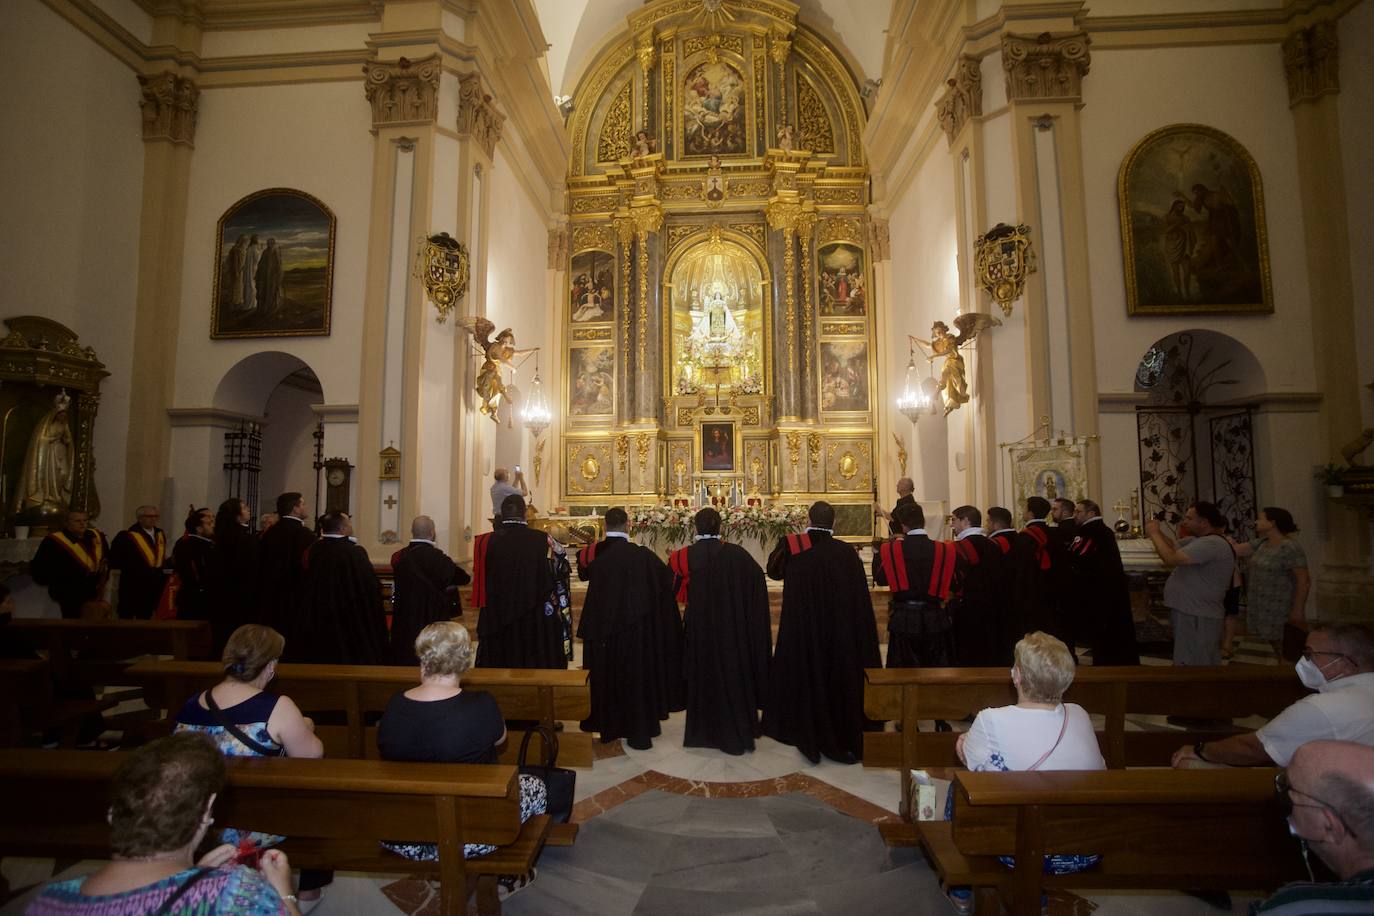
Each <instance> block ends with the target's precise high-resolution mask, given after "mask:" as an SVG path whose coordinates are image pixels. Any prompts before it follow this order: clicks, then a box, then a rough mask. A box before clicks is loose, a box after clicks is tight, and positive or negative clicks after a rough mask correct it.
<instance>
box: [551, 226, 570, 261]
mask: <svg viewBox="0 0 1374 916" xmlns="http://www.w3.org/2000/svg"><path fill="white" fill-rule="evenodd" d="M567 266H568V227H567V226H563V225H560V226H554V227H553V228H552V229H550V230H549V270H566V269H567Z"/></svg>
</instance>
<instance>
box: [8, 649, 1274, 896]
mask: <svg viewBox="0 0 1374 916" xmlns="http://www.w3.org/2000/svg"><path fill="white" fill-rule="evenodd" d="M578 648H579V649H580V646H579V647H578ZM883 648H884V649H885V648H886V646H884V647H883ZM1083 660H1084V662H1085V663H1088V664H1090V663H1091V658H1090V657H1089V658H1084V659H1083ZM1142 661H1143V662H1144V663H1145V664H1168V662H1167V661H1166V660H1164V659H1159V658H1146V659H1143V660H1142ZM1232 663H1233V664H1234V663H1250V664H1274V663H1275V660H1274V659H1273V658H1272V654H1271V653H1270V652H1269V650H1268V647H1267V646H1264V645H1263V644H1257V643H1248V642H1242V643H1241V644H1240V646H1239V647H1238V651H1237V658H1236V660H1235V661H1233V662H1232ZM574 664H575V665H576V664H578V661H577V660H576V659H575V660H574ZM684 718H685V717H684V714H683V713H677V714H675V715H673V716H672V717H671V718H670V719H669V720H668V721H666V722H664V723H663V734H662V735H661V736H660V737H659V738H658V739H656V740H655V741H654V746H653V747H652V748H650V749H649V750H647V751H636V750H633V749H630V748H626V747H624V746H623V744H622V743H621V742H619V741H617V742H613V743H610V744H606V745H601V744H597V745H596V750H597V754H596V757H597V759H596V761H595V765H594V766H593V767H592V768H591V769H581V770H578V771H577V794H576V806H575V808H574V812H573V819H574V820H575V821H577V822H579V823H580V824H581V825H582V826H581V832H580V833H579V835H578V838H577V842H576V844H575V845H573V846H572V847H564V848H549V849H546V850H545V851H544V852H543V854H542V856H541V858H540V861H539V865H538V869H539V877H538V879H537V880H536V881H535V882H534V884H532V885H531V886H530V887H529V888H528V889H527V890H524V891H522V892H521V893H520V894H518V895H516V896H514V897H512V898H511V899H510V900H509V901H508V902H507V904H506V905H505V907H504V910H503V911H504V912H506V913H508V914H511V916H535V914H538V916H543V914H550V916H552V914H565V913H566V914H576V913H595V914H599V916H617V914H625V916H631V914H634V916H644V914H684V916H687V914H721V916H725V914H740V916H744V914H749V916H754V914H760V916H761V914H792V913H797V914H816V913H820V914H826V913H845V914H848V913H849V912H861V913H864V914H881V913H888V912H891V913H897V912H902V913H918V914H919V913H933V914H945V913H953V912H954V911H953V909H952V907H951V906H950V904H949V902H948V901H947V900H946V899H945V897H944V894H943V893H942V892H941V890H940V888H939V886H938V884H937V882H936V880H935V877H934V874H933V872H932V871H931V869H930V868H929V866H928V865H926V863H925V861H924V859H923V858H922V857H921V854H920V852H919V851H917V850H901V849H898V850H889V849H887V848H886V847H885V846H884V845H883V844H882V842H881V840H880V838H879V836H878V831H877V829H876V827H875V826H874V825H875V824H876V823H878V822H880V821H883V820H889V819H894V818H896V817H897V814H896V810H897V799H898V794H899V791H900V790H899V780H898V776H897V772H896V771H895V770H877V769H873V770H870V769H865V768H864V767H863V766H862V765H858V766H844V765H841V764H837V763H833V762H831V761H828V760H822V761H821V763H819V764H811V763H809V762H808V761H807V760H806V759H805V758H804V757H802V756H801V754H799V753H798V752H797V751H796V750H795V749H793V748H791V747H788V746H786V745H782V744H779V743H778V742H776V741H773V740H772V739H769V738H762V739H760V740H759V742H758V746H757V748H756V749H755V750H754V752H753V753H751V754H745V755H743V756H739V757H733V756H730V755H727V754H723V753H721V752H719V751H715V750H710V749H705V748H685V747H683V746H682V736H683V728H684V724H685V721H684ZM1237 724H1238V725H1244V726H1248V727H1257V726H1258V725H1260V724H1262V720H1255V721H1243V722H1237ZM569 727H575V725H572V724H571V723H570V725H569ZM923 727H924V728H929V727H931V724H930V723H923ZM955 727H956V728H962V727H964V726H963V725H962V724H960V723H956V724H955ZM1128 727H1129V728H1133V729H1142V730H1147V729H1148V730H1170V726H1169V725H1167V723H1165V721H1164V720H1163V718H1162V717H1153V716H1149V717H1138V718H1136V719H1132V720H1130V721H1129V723H1128ZM932 775H935V776H937V778H936V784H937V786H939V789H940V793H941V797H940V799H939V806H940V807H941V808H943V802H944V798H943V796H944V794H945V792H946V791H947V789H948V785H949V783H948V781H947V779H946V778H939V777H947V775H948V774H947V773H936V774H932ZM98 865H99V863H98V862H94V861H83V862H71V861H57V862H55V861H53V860H51V859H23V858H6V859H4V860H3V863H0V870H3V874H4V876H5V878H6V880H7V881H8V883H9V886H10V887H11V888H12V894H11V896H10V898H9V899H7V900H5V901H3V905H2V906H0V916H10V914H20V913H22V912H23V909H24V907H25V906H26V904H27V903H28V901H29V900H30V899H31V898H32V897H33V896H34V894H36V893H37V891H38V888H39V886H41V884H42V882H44V881H47V880H50V879H54V878H70V877H75V876H78V875H81V874H85V873H89V872H90V871H93V870H94V869H95V868H97V867H98ZM1251 899H1253V898H1247V897H1242V896H1239V895H1236V896H1234V897H1233V901H1232V908H1231V910H1230V911H1229V912H1232V913H1237V914H1239V913H1245V912H1246V911H1247V908H1248V905H1249V902H1250V900H1251ZM312 912H313V913H316V914H321V916H370V914H380V916H386V914H397V913H405V914H414V916H433V914H437V913H438V895H437V891H436V886H435V885H431V884H430V883H429V882H427V881H423V880H420V879H418V878H409V879H406V878H402V879H400V880H397V878H396V877H395V876H394V875H388V876H382V875H377V876H370V875H364V874H356V873H340V874H338V875H337V876H336V879H335V882H334V884H333V885H332V886H331V887H330V888H329V889H328V890H327V891H326V893H325V897H324V900H323V901H322V902H321V903H320V905H319V906H318V907H316V908H315V909H314V910H313V911H312ZM1225 912H1228V911H1227V910H1221V909H1216V908H1213V907H1211V906H1209V905H1208V904H1206V903H1204V902H1202V901H1199V900H1197V899H1195V898H1192V897H1189V896H1187V895H1185V894H1181V893H1159V892H1149V893H1145V892H1141V893H1132V892H1113V893H1110V894H1086V895H1082V896H1077V895H1073V894H1068V893H1057V894H1056V895H1054V896H1052V897H1051V900H1050V913H1051V914H1053V916H1069V914H1074V916H1077V914H1086V913H1095V914H1100V916H1217V914H1221V913H1225Z"/></svg>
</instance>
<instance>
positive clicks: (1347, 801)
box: [1251, 741, 1374, 916]
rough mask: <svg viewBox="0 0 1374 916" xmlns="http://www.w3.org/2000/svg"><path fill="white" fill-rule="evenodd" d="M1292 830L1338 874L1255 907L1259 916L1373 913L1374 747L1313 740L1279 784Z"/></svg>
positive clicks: (1299, 885) (1279, 893)
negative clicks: (1325, 881)
mask: <svg viewBox="0 0 1374 916" xmlns="http://www.w3.org/2000/svg"><path fill="white" fill-rule="evenodd" d="M1276 787H1277V788H1278V791H1279V802H1280V804H1282V806H1283V811H1284V815H1285V820H1286V821H1287V822H1288V831H1289V833H1291V834H1293V836H1295V837H1297V838H1298V839H1300V840H1302V842H1303V845H1304V846H1305V847H1306V848H1307V849H1310V850H1311V851H1312V852H1315V853H1316V854H1317V856H1318V857H1319V858H1320V859H1321V860H1322V861H1323V862H1325V863H1326V864H1327V866H1328V867H1329V868H1330V869H1331V871H1332V872H1334V873H1335V875H1336V878H1337V879H1338V880H1337V881H1336V882H1334V883H1331V884H1318V883H1316V882H1311V883H1309V882H1301V881H1300V882H1296V883H1294V884H1288V885H1285V886H1284V887H1281V888H1279V889H1278V891H1277V892H1275V894H1274V896H1272V897H1270V898H1269V899H1268V900H1264V901H1262V902H1260V903H1257V904H1255V905H1254V907H1253V908H1252V909H1251V912H1252V913H1254V914H1256V916H1300V914H1301V916H1306V914H1310V913H1369V912H1374V748H1371V747H1366V746H1364V745H1360V744H1352V743H1350V742H1348V741H1312V742H1309V743H1308V744H1304V745H1303V746H1302V747H1301V748H1299V749H1298V751H1297V753H1295V754H1294V755H1293V762H1292V763H1290V764H1289V765H1288V770H1287V772H1284V773H1280V774H1279V778H1278V780H1277V781H1276Z"/></svg>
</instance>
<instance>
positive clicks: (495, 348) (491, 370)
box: [458, 316, 539, 423]
mask: <svg viewBox="0 0 1374 916" xmlns="http://www.w3.org/2000/svg"><path fill="white" fill-rule="evenodd" d="M458 325H459V327H461V328H462V329H463V330H465V331H467V332H468V333H469V334H471V335H472V346H473V349H475V350H476V351H477V352H478V353H479V354H480V355H481V357H482V368H481V369H479V370H478V371H477V385H476V389H477V397H478V398H480V399H481V401H482V404H481V406H480V407H478V408H477V409H478V410H479V411H480V412H482V413H484V414H486V415H487V416H488V417H491V422H493V423H500V422H501V421H500V420H499V419H498V418H497V416H496V409H497V408H498V407H499V406H500V404H501V398H502V397H504V396H506V385H505V383H504V382H502V381H501V366H502V365H503V364H504V365H506V366H509V367H510V368H512V369H514V368H515V364H514V363H512V362H511V360H512V359H514V358H515V357H516V356H517V355H519V354H521V353H534V352H535V351H536V350H538V349H539V348H538V347H530V348H529V349H526V350H517V349H516V348H515V333H514V332H513V331H512V330H511V329H510V328H506V329H505V330H504V331H502V332H501V333H500V334H497V335H496V339H495V340H492V339H491V332H492V331H495V330H496V325H494V324H492V323H491V322H490V321H489V320H487V319H486V318H482V317H480V316H477V317H468V318H459V319H458Z"/></svg>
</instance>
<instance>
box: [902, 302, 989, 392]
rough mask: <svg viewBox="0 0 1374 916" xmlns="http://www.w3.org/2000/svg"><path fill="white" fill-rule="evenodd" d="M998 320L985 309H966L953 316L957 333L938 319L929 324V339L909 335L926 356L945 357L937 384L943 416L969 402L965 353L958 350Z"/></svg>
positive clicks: (929, 357) (932, 358)
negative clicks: (925, 351) (942, 402)
mask: <svg viewBox="0 0 1374 916" xmlns="http://www.w3.org/2000/svg"><path fill="white" fill-rule="evenodd" d="M1001 323H1002V322H1001V320H1000V319H998V318H994V317H993V316H992V315H989V314H987V313H986V312H967V313H965V314H963V315H958V316H956V317H955V319H954V326H955V327H956V328H957V329H958V330H959V333H958V334H951V333H950V332H949V325H947V324H945V323H944V322H943V321H937V322H935V323H934V324H933V325H931V326H930V340H922V339H921V338H919V337H914V336H913V337H912V338H911V339H912V340H914V341H916V342H917V343H918V344H920V345H921V346H922V347H923V348H924V349H926V350H928V351H929V353H930V355H929V356H928V357H927V359H929V360H931V361H934V360H935V358H936V357H939V356H943V357H944V358H945V364H944V367H943V368H941V369H940V386H939V387H940V392H941V394H942V395H943V397H944V401H945V416H949V415H950V413H951V412H952V411H954V410H957V409H958V408H959V407H960V405H963V404H967V403H968V376H967V375H965V373H964V357H963V355H962V354H961V353H960V352H959V350H960V349H962V348H963V347H964V345H965V344H968V343H970V342H971V341H972V340H973V338H975V337H977V336H978V335H979V334H980V333H981V332H983V331H986V330H987V329H988V328H993V327H997V326H999V325H1001Z"/></svg>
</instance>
